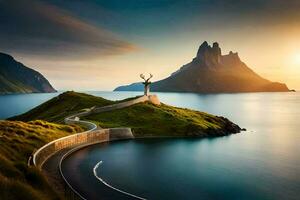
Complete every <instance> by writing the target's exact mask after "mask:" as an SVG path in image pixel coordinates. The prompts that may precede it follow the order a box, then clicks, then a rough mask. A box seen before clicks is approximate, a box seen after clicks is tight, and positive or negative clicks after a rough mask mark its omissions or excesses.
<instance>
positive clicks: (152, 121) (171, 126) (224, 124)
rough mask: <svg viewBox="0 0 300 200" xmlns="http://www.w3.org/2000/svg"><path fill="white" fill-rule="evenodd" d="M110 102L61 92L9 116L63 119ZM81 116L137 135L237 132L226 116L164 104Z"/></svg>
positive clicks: (137, 105)
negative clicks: (26, 110) (130, 129)
mask: <svg viewBox="0 0 300 200" xmlns="http://www.w3.org/2000/svg"><path fill="white" fill-rule="evenodd" d="M131 99H132V98H131ZM127 100H128V99H127ZM122 101H126V100H122ZM114 103H117V102H114V101H109V100H106V99H103V98H101V97H96V96H92V95H88V94H83V93H76V92H65V93H63V94H61V95H59V96H58V97H55V98H53V99H51V100H49V101H47V102H45V103H44V104H42V105H40V106H38V107H36V108H34V109H33V110H31V111H29V112H27V113H25V114H23V115H20V116H17V117H14V118H12V119H14V120H22V121H26V120H36V119H42V120H46V121H50V122H63V119H64V118H65V117H66V116H68V115H70V114H73V113H75V112H79V111H80V110H82V109H84V108H90V107H93V106H105V105H110V104H114ZM85 119H87V120H90V121H94V122H95V123H97V124H98V125H99V126H101V127H104V128H108V127H130V128H132V130H133V132H134V135H135V136H139V137H144V136H219V135H228V134H230V133H236V132H239V131H240V128H239V127H238V126H237V125H235V124H233V123H232V122H230V121H229V120H228V119H226V118H223V117H217V116H214V115H211V114H207V113H204V112H199V111H194V110H190V109H183V108H176V107H172V106H168V105H164V104H161V105H154V104H151V103H140V104H136V105H133V106H130V107H127V108H123V109H119V110H113V111H108V112H103V113H99V114H93V115H90V116H87V117H86V118H85Z"/></svg>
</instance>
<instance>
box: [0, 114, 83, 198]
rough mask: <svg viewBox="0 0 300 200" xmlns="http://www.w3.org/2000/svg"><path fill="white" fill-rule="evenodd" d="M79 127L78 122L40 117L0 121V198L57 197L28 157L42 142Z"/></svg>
mask: <svg viewBox="0 0 300 200" xmlns="http://www.w3.org/2000/svg"><path fill="white" fill-rule="evenodd" d="M81 131H83V129H82V128H81V127H78V126H67V125H60V124H53V123H49V122H45V121H41V120H36V121H30V122H27V123H26V122H20V121H0V191H1V192H0V199H60V197H59V196H58V195H57V194H56V193H55V192H54V191H53V190H52V189H51V187H50V186H49V184H48V182H47V181H46V180H45V178H44V176H43V175H42V174H41V172H40V171H39V170H38V169H36V168H35V167H28V166H27V160H28V158H29V156H30V155H31V154H32V152H33V151H34V150H36V149H38V148H39V147H41V146H42V145H44V144H46V143H48V142H50V141H52V140H54V139H57V138H60V137H64V136H66V135H69V134H74V133H76V132H81Z"/></svg>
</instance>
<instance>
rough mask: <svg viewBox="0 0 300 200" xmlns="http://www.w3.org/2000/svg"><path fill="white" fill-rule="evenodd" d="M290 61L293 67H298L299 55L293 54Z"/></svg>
mask: <svg viewBox="0 0 300 200" xmlns="http://www.w3.org/2000/svg"><path fill="white" fill-rule="evenodd" d="M292 61H293V64H294V65H297V66H300V53H297V54H295V55H294V56H293V59H292Z"/></svg>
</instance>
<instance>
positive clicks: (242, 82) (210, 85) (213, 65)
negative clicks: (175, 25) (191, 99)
mask: <svg viewBox="0 0 300 200" xmlns="http://www.w3.org/2000/svg"><path fill="white" fill-rule="evenodd" d="M139 85H140V83H134V84H131V85H127V86H120V87H118V88H116V89H115V90H116V91H132V90H134V91H137V90H140V88H142V87H140V86H139ZM151 90H152V91H165V92H197V93H223V92H224V93H236V92H285V91H290V90H289V89H288V87H287V86H286V85H285V84H283V83H278V82H271V81H269V80H267V79H264V78H262V77H261V76H259V75H258V74H256V73H255V72H254V71H253V70H251V69H250V68H249V67H247V65H246V64H245V63H243V62H242V61H241V60H240V58H239V56H238V53H233V52H232V51H230V53H229V54H227V55H222V54H221V48H220V47H219V44H218V43H217V42H215V43H213V45H212V46H210V45H209V44H208V43H207V42H206V41H205V42H203V43H202V44H201V45H200V47H199V49H198V52H197V55H196V57H195V58H194V59H193V60H192V61H191V62H190V63H188V64H186V65H183V66H182V67H181V68H180V69H179V70H177V71H176V72H174V73H172V74H171V76H169V77H168V78H166V79H163V80H160V81H157V82H154V83H152V85H151Z"/></svg>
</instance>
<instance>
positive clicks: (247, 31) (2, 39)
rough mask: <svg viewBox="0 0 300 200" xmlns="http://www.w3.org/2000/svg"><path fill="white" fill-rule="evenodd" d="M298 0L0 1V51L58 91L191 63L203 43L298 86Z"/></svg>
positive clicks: (106, 84)
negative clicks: (236, 56) (212, 44)
mask: <svg viewBox="0 0 300 200" xmlns="http://www.w3.org/2000/svg"><path fill="white" fill-rule="evenodd" d="M299 10H300V1H299V0H288V1H287V0H188V1H185V0H126V1H124V0H94V1H92V0H0V52H4V53H8V54H11V55H12V56H14V58H15V59H17V60H18V61H20V62H22V63H23V64H25V65H26V66H28V67H31V68H33V69H35V70H37V71H39V72H41V73H42V74H43V75H44V76H45V77H46V78H47V79H48V80H49V81H50V82H51V84H52V85H53V86H54V87H55V88H56V89H58V90H112V89H114V88H115V87H117V86H119V85H123V84H129V83H132V82H138V81H140V80H139V79H140V78H139V74H140V73H152V74H153V75H154V77H153V79H154V80H160V79H162V78H165V77H167V76H169V75H170V74H171V73H172V72H174V71H176V70H177V69H178V68H179V67H181V66H182V65H184V64H186V63H188V62H190V61H191V60H192V59H193V58H194V57H195V55H196V52H197V49H198V47H199V45H200V44H201V43H202V42H203V41H208V42H209V43H212V42H215V41H216V42H218V43H219V44H220V47H221V49H222V54H227V53H228V52H229V51H231V50H232V51H233V52H238V53H239V56H240V58H241V60H242V61H243V62H245V63H246V64H247V65H248V66H249V67H250V68H252V69H253V70H254V71H256V72H257V73H258V74H260V75H261V76H263V77H265V78H267V79H269V80H271V81H278V82H284V83H286V84H287V85H288V87H289V88H290V89H300V12H299Z"/></svg>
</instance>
